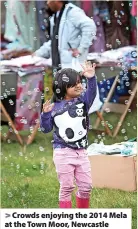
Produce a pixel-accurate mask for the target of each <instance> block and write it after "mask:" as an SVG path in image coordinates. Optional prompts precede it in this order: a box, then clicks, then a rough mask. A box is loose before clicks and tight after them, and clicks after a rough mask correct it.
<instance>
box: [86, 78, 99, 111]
mask: <svg viewBox="0 0 138 229" xmlns="http://www.w3.org/2000/svg"><path fill="white" fill-rule="evenodd" d="M96 94H97V82H96V76H94V77H92V78H89V79H88V83H87V90H86V92H85V93H84V96H83V99H84V102H85V103H86V105H87V106H88V108H90V107H91V106H92V104H93V101H94V99H95V97H96Z"/></svg>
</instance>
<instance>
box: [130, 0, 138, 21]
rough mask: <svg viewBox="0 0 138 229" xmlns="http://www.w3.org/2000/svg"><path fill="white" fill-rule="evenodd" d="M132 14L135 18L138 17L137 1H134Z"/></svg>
mask: <svg viewBox="0 0 138 229" xmlns="http://www.w3.org/2000/svg"><path fill="white" fill-rule="evenodd" d="M131 14H132V16H133V17H137V1H136V0H133V1H132V9H131Z"/></svg>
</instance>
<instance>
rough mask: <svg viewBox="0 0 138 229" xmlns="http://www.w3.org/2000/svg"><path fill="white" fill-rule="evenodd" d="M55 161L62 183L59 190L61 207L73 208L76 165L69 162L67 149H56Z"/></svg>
mask: <svg viewBox="0 0 138 229" xmlns="http://www.w3.org/2000/svg"><path fill="white" fill-rule="evenodd" d="M55 151H56V153H55V155H54V163H55V167H56V172H57V175H58V180H59V183H60V190H59V207H60V208H71V207H72V203H71V194H72V191H73V190H74V166H73V165H71V164H68V160H67V158H66V150H63V149H61V150H59V149H58V150H55Z"/></svg>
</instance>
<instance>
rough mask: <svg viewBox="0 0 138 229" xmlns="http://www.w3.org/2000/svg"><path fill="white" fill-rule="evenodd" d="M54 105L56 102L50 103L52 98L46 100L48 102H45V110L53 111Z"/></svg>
mask: <svg viewBox="0 0 138 229" xmlns="http://www.w3.org/2000/svg"><path fill="white" fill-rule="evenodd" d="M53 107H54V103H52V104H51V103H50V100H46V102H45V103H44V104H43V112H45V113H47V112H49V111H51V110H52V109H53Z"/></svg>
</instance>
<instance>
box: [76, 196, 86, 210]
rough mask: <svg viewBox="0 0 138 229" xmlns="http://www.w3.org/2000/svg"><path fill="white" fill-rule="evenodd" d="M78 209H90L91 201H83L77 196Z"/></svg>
mask: <svg viewBox="0 0 138 229" xmlns="http://www.w3.org/2000/svg"><path fill="white" fill-rule="evenodd" d="M76 207H77V208H89V199H82V198H79V197H78V196H76Z"/></svg>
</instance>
